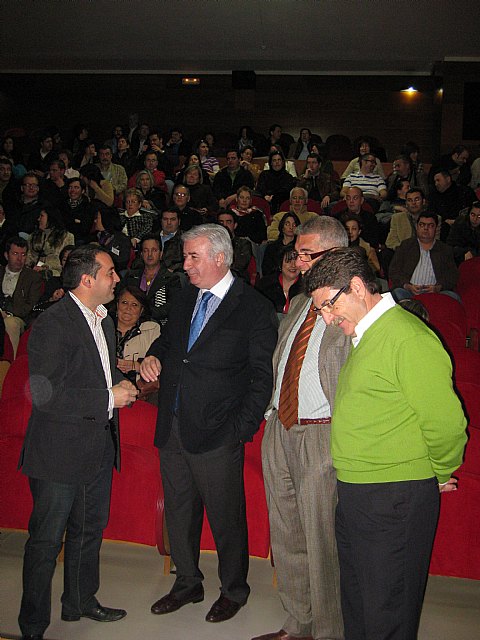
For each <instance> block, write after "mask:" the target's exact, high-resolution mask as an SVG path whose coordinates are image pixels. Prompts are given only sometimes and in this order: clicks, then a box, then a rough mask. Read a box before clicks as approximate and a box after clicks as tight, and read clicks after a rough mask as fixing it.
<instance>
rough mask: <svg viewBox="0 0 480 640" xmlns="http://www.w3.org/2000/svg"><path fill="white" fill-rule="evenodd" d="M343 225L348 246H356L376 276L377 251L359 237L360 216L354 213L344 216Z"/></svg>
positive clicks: (378, 265)
mask: <svg viewBox="0 0 480 640" xmlns="http://www.w3.org/2000/svg"><path fill="white" fill-rule="evenodd" d="M344 225H345V229H346V230H347V235H348V246H349V247H354V248H357V250H358V251H359V253H360V254H361V255H363V257H364V258H366V259H367V260H368V264H369V265H370V267H371V268H372V270H373V272H374V273H375V275H377V276H378V275H379V273H380V263H379V262H378V256H377V252H376V251H375V249H374V248H373V247H372V246H370V245H369V244H368V242H365V240H364V239H363V238H361V237H360V234H361V233H362V223H361V221H360V218H359V217H358V216H355V215H351V216H348V217H347V218H345V222H344Z"/></svg>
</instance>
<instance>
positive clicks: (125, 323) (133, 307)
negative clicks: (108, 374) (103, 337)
mask: <svg viewBox="0 0 480 640" xmlns="http://www.w3.org/2000/svg"><path fill="white" fill-rule="evenodd" d="M116 312H117V313H116V325H117V367H118V368H119V369H120V371H121V372H122V373H123V374H125V375H126V376H127V378H129V380H130V381H131V382H133V383H135V382H136V380H137V378H138V376H139V371H140V363H141V361H142V360H143V358H144V357H145V355H146V353H147V351H148V349H149V348H150V346H151V344H152V342H153V341H154V340H156V339H157V338H158V337H159V335H160V325H159V324H158V322H153V321H152V320H149V319H148V318H149V317H150V308H149V304H148V300H147V295H146V293H145V292H144V291H142V290H141V289H139V288H138V287H135V286H134V285H127V286H126V287H125V288H124V289H121V290H120V293H119V294H118V298H117V305H116Z"/></svg>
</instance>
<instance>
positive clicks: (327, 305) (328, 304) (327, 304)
mask: <svg viewBox="0 0 480 640" xmlns="http://www.w3.org/2000/svg"><path fill="white" fill-rule="evenodd" d="M349 287H350V285H348V284H347V285H346V286H345V287H342V288H341V289H340V291H338V292H337V293H336V294H335V295H334V296H333V298H331V299H330V300H324V301H323V302H322V304H321V305H320V306H319V307H313V310H314V311H315V313H316V314H317V315H320V314H321V313H322V311H331V310H332V309H333V305H334V304H335V303H336V301H337V300H338V299H339V297H340V296H341V295H342V293H345V291H348V289H349Z"/></svg>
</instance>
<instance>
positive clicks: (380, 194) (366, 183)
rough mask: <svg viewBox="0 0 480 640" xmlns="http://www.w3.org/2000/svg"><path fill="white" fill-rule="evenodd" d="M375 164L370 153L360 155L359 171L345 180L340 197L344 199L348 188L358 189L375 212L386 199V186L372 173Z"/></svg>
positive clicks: (383, 181)
mask: <svg viewBox="0 0 480 640" xmlns="http://www.w3.org/2000/svg"><path fill="white" fill-rule="evenodd" d="M376 163H377V160H376V158H375V156H374V155H372V154H371V153H364V154H363V155H361V156H360V171H358V172H357V173H351V174H350V175H349V176H347V177H346V178H345V181H344V183H343V187H342V190H341V192H340V195H341V196H342V197H345V196H346V195H347V190H348V189H349V188H350V187H359V188H360V189H361V190H362V193H363V195H364V197H365V198H366V200H367V202H368V203H369V204H370V205H371V206H372V207H373V209H374V210H375V211H377V210H378V208H379V206H380V203H381V202H382V200H385V199H386V197H387V185H386V184H385V180H384V179H383V178H382V177H381V176H379V175H378V174H376V173H373V169H374V168H375V166H376Z"/></svg>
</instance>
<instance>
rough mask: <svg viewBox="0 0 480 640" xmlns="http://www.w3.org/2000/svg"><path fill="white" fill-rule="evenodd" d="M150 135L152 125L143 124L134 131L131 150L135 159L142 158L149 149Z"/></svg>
mask: <svg viewBox="0 0 480 640" xmlns="http://www.w3.org/2000/svg"><path fill="white" fill-rule="evenodd" d="M149 133H150V125H148V124H147V123H146V122H142V123H141V124H139V125H138V127H137V128H136V129H135V130H134V131H133V133H132V136H131V138H130V150H131V152H132V156H133V157H134V158H140V156H142V155H143V154H144V153H145V151H146V150H147V148H148V134H149Z"/></svg>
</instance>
